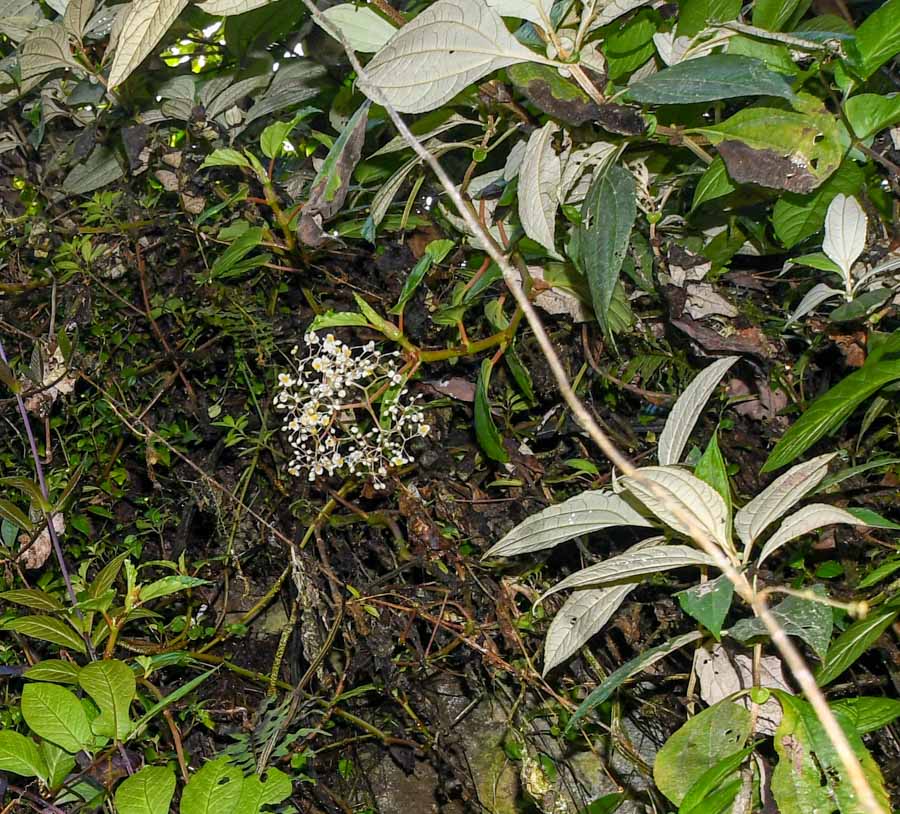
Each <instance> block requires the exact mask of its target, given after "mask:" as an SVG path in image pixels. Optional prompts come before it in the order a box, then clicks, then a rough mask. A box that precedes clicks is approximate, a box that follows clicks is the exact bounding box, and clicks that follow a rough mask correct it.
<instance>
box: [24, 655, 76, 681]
mask: <svg viewBox="0 0 900 814" xmlns="http://www.w3.org/2000/svg"><path fill="white" fill-rule="evenodd" d="M80 672H81V668H80V667H79V666H78V665H77V664H72V662H71V661H63V660H62V659H44V660H43V661H39V662H38V663H37V664H35V665H32V666H31V667H29V668H28V669H27V670H26V671H25V678H30V679H31V680H32V681H49V682H51V683H53V684H78V674H79V673H80Z"/></svg>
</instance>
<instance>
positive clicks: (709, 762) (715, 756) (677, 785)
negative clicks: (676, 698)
mask: <svg viewBox="0 0 900 814" xmlns="http://www.w3.org/2000/svg"><path fill="white" fill-rule="evenodd" d="M750 735H751V720H750V712H749V710H747V708H746V707H744V706H742V705H740V704H735V703H734V702H733V701H730V700H728V699H725V700H724V701H719V702H718V703H717V704H713V706H711V707H709V708H708V709H705V710H703V712H700V713H699V714H697V715H695V716H694V717H693V718H690V719H689V720H688V722H687V723H686V724H685V725H684V726H682V727H681V729H679V730H678V731H676V732H675V734H674V735H672V736H671V737H670V738H669V740H667V741H666V742H665V744H664V745H663V747H662V749H660V750H659V752H658V753H657V755H656V761H655V763H654V765H653V779H654V780H655V781H656V785H657V786H658V787H659V790H660V791H661V792H662V793H663V794H665V795H666V797H668V798H669V800H671V801H672V802H673V803H675V804H676V805H680V804H681V803H682V801H683V800H684V799H685V797H686V796H687V794H688V793H689V792H690V791H691V790H692V788H693V786H694V785H695V784H696V783H698V782H699V781H700V780H701V778H703V777H704V776H706V778H707V779H708V778H709V777H710V775H707V774H706V773H707V772H708V771H709V770H711V769H714V768H715V767H717V766H720V764H721V763H722V761H723V760H726V759H727V758H732V757H733V758H734V759H735V760H738V761H739V762H738V765H740V762H742V760H743V757H741V758H738V757H737V755H743V753H744V751H745V746H744V745H745V744H746V742H747V740H748V739H749V738H750ZM726 765H727V764H726Z"/></svg>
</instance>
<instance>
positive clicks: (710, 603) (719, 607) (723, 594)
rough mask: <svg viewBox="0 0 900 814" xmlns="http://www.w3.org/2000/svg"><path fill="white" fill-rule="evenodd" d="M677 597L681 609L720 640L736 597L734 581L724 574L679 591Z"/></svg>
mask: <svg viewBox="0 0 900 814" xmlns="http://www.w3.org/2000/svg"><path fill="white" fill-rule="evenodd" d="M675 596H677V597H678V604H679V605H681V609H682V610H683V611H684V612H685V613H687V614H689V615H690V616H692V617H693V618H694V619H696V620H697V621H698V622H699V623H700V624H701V625H703V626H704V627H705V628H706V629H707V630H708V631H709V632H710V633H712V634H713V636H715V637H716V640H718V639H719V634H720V633H721V632H722V624H723V622H724V621H725V617H726V616H727V615H728V610H729V609H730V608H731V600H732V598H733V596H734V584H733V583H732V581H731V580H730V579H728V577H726V576H725V575H724V574H723V575H722V576H719V577H716V579H714V580H712V581H710V582H701V583H700V584H699V585H695V586H694V587H693V588H688V589H687V590H685V591H679V592H678V593H677V594H675Z"/></svg>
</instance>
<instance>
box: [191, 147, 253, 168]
mask: <svg viewBox="0 0 900 814" xmlns="http://www.w3.org/2000/svg"><path fill="white" fill-rule="evenodd" d="M207 167H244V168H245V169H248V170H249V169H250V168H251V167H250V162H249V161H248V160H247V156H245V155H244V154H243V153H242V152H240V151H239V150H233V149H232V148H231V147H219V149H217V150H213V151H212V152H211V153H210V154H209V155H208V156H206V158H205V159H204V161H203V163H202V164H201V165H200V169H201V170H205V169H206V168H207Z"/></svg>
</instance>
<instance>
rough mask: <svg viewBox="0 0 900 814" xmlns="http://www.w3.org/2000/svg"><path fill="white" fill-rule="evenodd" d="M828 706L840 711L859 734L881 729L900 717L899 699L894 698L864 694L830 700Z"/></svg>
mask: <svg viewBox="0 0 900 814" xmlns="http://www.w3.org/2000/svg"><path fill="white" fill-rule="evenodd" d="M829 706H831V708H832V709H833V710H835V711H838V712H840V713H842V715H843V716H844V717H845V718H846V720H848V721H849V722H850V723H852V725H853V728H854V729H855V730H856V731H857V732H858V733H859V734H860V735H865V734H866V733H867V732H874V731H875V730H876V729H881V727H883V726H887V725H888V724H890V723H893V722H894V721H895V720H896V719H897V718H898V717H900V701H898V700H897V699H896V698H879V697H876V696H870V695H864V696H861V697H859V698H841V699H839V700H837V701H832V702H830V704H829Z"/></svg>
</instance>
